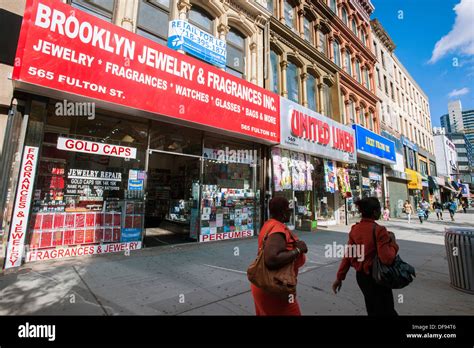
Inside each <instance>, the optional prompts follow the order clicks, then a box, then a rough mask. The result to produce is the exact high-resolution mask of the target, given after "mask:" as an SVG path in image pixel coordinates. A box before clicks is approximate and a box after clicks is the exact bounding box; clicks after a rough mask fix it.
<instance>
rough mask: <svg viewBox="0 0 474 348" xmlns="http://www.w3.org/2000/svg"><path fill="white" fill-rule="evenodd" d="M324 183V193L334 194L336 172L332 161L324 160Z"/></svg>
mask: <svg viewBox="0 0 474 348" xmlns="http://www.w3.org/2000/svg"><path fill="white" fill-rule="evenodd" d="M324 182H325V183H326V192H330V193H334V192H336V190H337V188H336V170H335V168H334V162H333V161H328V160H324Z"/></svg>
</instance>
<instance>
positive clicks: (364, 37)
mask: <svg viewBox="0 0 474 348" xmlns="http://www.w3.org/2000/svg"><path fill="white" fill-rule="evenodd" d="M365 35H366V34H365V30H363V29H362V30H361V31H360V39H361V40H362V43H363V44H364V46H367V38H366V36H365Z"/></svg>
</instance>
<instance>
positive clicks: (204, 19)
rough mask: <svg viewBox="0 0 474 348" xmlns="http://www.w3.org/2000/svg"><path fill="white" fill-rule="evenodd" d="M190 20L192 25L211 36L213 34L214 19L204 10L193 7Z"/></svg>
mask: <svg viewBox="0 0 474 348" xmlns="http://www.w3.org/2000/svg"><path fill="white" fill-rule="evenodd" d="M188 19H189V22H190V23H191V24H194V25H195V26H197V27H199V28H200V29H202V30H204V31H206V32H208V33H210V34H212V33H213V31H214V30H213V25H214V18H212V16H211V15H210V14H209V13H207V12H206V11H205V10H203V9H202V8H200V7H197V6H196V5H193V6H192V7H191V9H190V10H189V12H188Z"/></svg>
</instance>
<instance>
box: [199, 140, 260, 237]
mask: <svg viewBox="0 0 474 348" xmlns="http://www.w3.org/2000/svg"><path fill="white" fill-rule="evenodd" d="M259 156H260V150H259V148H258V147H256V146H253V145H249V144H245V143H236V142H229V141H223V140H222V139H217V138H205V139H204V149H203V157H204V163H203V185H202V189H201V219H200V221H201V222H200V225H201V241H207V240H213V239H212V238H213V237H215V235H221V236H222V235H223V234H224V235H225V234H228V233H232V234H233V237H232V238H236V236H235V234H237V235H238V236H240V237H248V236H251V235H254V234H256V232H257V231H258V230H259V227H260V209H259V203H260V202H259V200H260V196H259V190H258V182H257V181H258V176H257V169H258V166H259V165H260V163H259V158H260V157H259Z"/></svg>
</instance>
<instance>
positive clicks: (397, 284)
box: [372, 224, 416, 289]
mask: <svg viewBox="0 0 474 348" xmlns="http://www.w3.org/2000/svg"><path fill="white" fill-rule="evenodd" d="M376 228H377V225H376V224H374V230H373V235H374V243H375V257H374V262H373V264H372V278H373V279H374V280H375V282H376V283H377V284H379V285H382V286H386V287H388V288H391V289H402V288H404V287H405V286H407V285H408V284H410V283H411V282H412V281H413V277H416V274H415V268H414V267H413V266H411V265H409V264H408V263H406V262H405V261H403V260H402V259H401V257H400V256H399V255H397V256H396V257H395V260H394V261H393V263H392V264H391V265H389V266H388V265H384V264H383V263H382V262H381V261H380V259H379V256H378V250H377V238H376V235H375V230H376Z"/></svg>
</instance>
